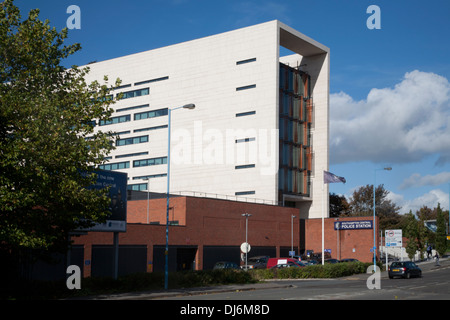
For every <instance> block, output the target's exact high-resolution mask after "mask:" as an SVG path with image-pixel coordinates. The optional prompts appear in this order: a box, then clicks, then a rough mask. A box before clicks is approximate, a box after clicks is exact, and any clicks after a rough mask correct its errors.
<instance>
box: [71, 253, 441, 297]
mask: <svg viewBox="0 0 450 320" xmlns="http://www.w3.org/2000/svg"><path fill="white" fill-rule="evenodd" d="M416 264H417V265H418V266H419V267H420V268H421V269H422V271H425V272H427V271H433V270H437V269H440V268H450V257H444V258H441V259H440V260H439V265H437V264H436V262H435V260H434V259H432V260H428V261H421V262H416ZM381 277H382V278H383V277H386V278H387V277H388V274H387V271H382V272H381ZM340 279H343V280H367V274H364V273H363V274H355V275H352V276H349V277H343V278H340ZM320 280H322V281H327V280H335V279H316V278H315V279H284V280H281V279H276V280H266V281H264V282H259V283H254V284H231V285H220V286H209V287H199V288H181V289H180V288H179V289H169V290H158V291H143V292H128V293H121V294H108V295H106V294H105V295H96V296H89V297H78V298H71V300H152V299H161V298H171V297H173V298H175V297H180V296H194V295H203V294H214V293H224V292H239V291H252V290H265V289H279V288H289V287H292V282H293V281H320Z"/></svg>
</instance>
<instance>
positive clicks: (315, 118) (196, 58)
mask: <svg viewBox="0 0 450 320" xmlns="http://www.w3.org/2000/svg"><path fill="white" fill-rule="evenodd" d="M284 48H285V49H288V50H285V49H284ZM280 51H281V52H282V53H283V52H288V51H289V52H290V53H289V55H288V56H284V57H280ZM89 66H90V68H91V72H90V74H89V76H88V80H101V79H102V78H103V76H104V75H108V77H109V79H115V78H117V77H118V78H120V79H121V80H122V85H121V87H120V88H118V89H116V90H115V91H114V92H113V94H114V95H116V94H118V93H122V94H123V97H122V99H121V100H120V101H119V102H117V103H116V104H115V105H114V106H113V108H114V110H115V113H114V114H113V116H112V119H111V121H108V122H103V123H97V126H96V130H105V131H109V130H112V131H115V132H118V133H119V136H120V139H118V140H117V141H116V150H114V151H113V152H112V154H111V155H110V158H109V160H108V161H109V162H108V163H106V164H105V165H104V166H102V167H101V168H102V169H105V170H118V171H122V172H127V173H128V177H129V182H128V184H129V188H130V189H134V190H146V189H147V180H146V179H147V178H148V179H149V185H150V191H152V192H165V191H166V190H165V187H166V179H167V136H168V131H167V125H168V117H167V115H168V109H169V108H176V107H180V106H183V105H186V104H190V103H193V104H195V105H196V108H195V110H191V111H188V110H183V109H179V110H176V111H174V112H173V113H172V122H171V124H172V131H171V136H172V139H171V145H172V148H171V193H181V194H184V195H197V196H212V197H218V198H227V199H230V200H235V199H236V200H245V201H255V202H261V203H269V204H279V205H285V206H295V207H298V208H300V217H304V218H308V217H309V218H313V217H321V216H322V208H327V207H328V196H327V195H328V185H324V184H323V174H322V172H323V170H327V169H328V158H329V156H328V150H329V147H328V140H329V130H328V124H329V121H328V109H329V49H328V48H327V47H325V46H323V45H321V44H320V43H318V42H316V41H314V40H312V39H310V38H309V37H307V36H305V35H303V34H301V33H300V32H298V31H296V30H294V29H292V28H290V27H288V26H286V25H285V24H283V23H281V22H279V21H276V20H275V21H270V22H267V23H263V24H259V25H255V26H250V27H247V28H242V29H238V30H234V31H230V32H226V33H222V34H218V35H213V36H209V37H205V38H201V39H197V40H192V41H188V42H184V43H180V44H176V45H171V46H168V47H163V48H159V49H155V50H150V51H146V52H141V53H137V54H133V55H129V56H125V57H120V58H116V59H111V60H107V61H102V62H96V63H93V64H91V65H89ZM194 192H195V193H194ZM324 195H325V196H324ZM322 200H323V201H324V202H325V203H324V206H323V207H322Z"/></svg>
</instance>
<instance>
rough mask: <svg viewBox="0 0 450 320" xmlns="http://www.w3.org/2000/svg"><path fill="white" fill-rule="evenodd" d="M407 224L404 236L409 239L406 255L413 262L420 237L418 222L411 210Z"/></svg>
mask: <svg viewBox="0 0 450 320" xmlns="http://www.w3.org/2000/svg"><path fill="white" fill-rule="evenodd" d="M405 217H406V219H405V224H404V228H403V230H404V235H405V237H406V238H407V242H406V253H407V254H408V257H409V259H410V260H413V258H414V255H415V254H416V252H417V248H418V245H417V237H418V232H419V231H418V222H417V220H416V218H415V217H414V214H413V213H412V211H411V210H410V211H409V213H407V214H406V215H405Z"/></svg>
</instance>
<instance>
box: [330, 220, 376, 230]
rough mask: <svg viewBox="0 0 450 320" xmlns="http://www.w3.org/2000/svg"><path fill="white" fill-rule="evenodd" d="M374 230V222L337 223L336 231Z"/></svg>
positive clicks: (335, 224)
mask: <svg viewBox="0 0 450 320" xmlns="http://www.w3.org/2000/svg"><path fill="white" fill-rule="evenodd" d="M358 229H373V224H372V220H359V221H336V222H335V223H334V230H358Z"/></svg>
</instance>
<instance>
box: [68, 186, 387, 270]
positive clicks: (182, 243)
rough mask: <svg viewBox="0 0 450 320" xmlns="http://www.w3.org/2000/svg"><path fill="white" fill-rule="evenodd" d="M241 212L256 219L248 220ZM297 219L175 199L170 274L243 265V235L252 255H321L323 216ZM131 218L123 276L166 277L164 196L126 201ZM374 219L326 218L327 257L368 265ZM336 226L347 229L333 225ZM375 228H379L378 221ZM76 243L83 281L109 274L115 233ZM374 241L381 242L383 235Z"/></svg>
mask: <svg viewBox="0 0 450 320" xmlns="http://www.w3.org/2000/svg"><path fill="white" fill-rule="evenodd" d="M134 194H135V193H133V195H134ZM243 213H249V214H251V216H250V217H249V218H248V221H246V218H245V217H243V216H242V214H243ZM296 214H297V209H296V208H289V207H280V206H273V205H268V204H255V203H249V202H240V201H231V200H222V199H210V198H201V197H185V196H177V197H173V198H171V200H170V211H169V250H168V260H169V263H168V267H169V271H171V272H173V271H181V270H208V269H212V268H213V266H214V264H215V263H216V262H219V261H231V262H235V263H236V264H238V265H239V264H240V265H243V263H244V261H243V260H244V259H243V256H242V252H241V249H240V245H241V244H242V243H243V242H245V241H246V238H247V241H248V243H249V244H250V245H251V249H250V252H249V255H248V257H249V258H251V257H255V256H261V255H265V256H270V257H288V256H289V252H290V251H291V250H293V251H295V253H296V254H299V255H304V254H306V253H307V252H314V253H316V254H317V253H319V254H320V252H321V251H322V245H321V235H322V219H306V220H305V219H299V218H298V217H297V216H296ZM127 216H128V217H127V221H128V226H127V232H124V233H120V234H119V239H118V244H119V254H118V259H119V263H118V267H119V268H118V269H119V270H118V271H119V275H125V274H129V273H134V272H163V271H164V268H165V241H166V237H165V236H166V234H165V232H166V199H165V198H164V197H162V198H159V199H157V198H155V197H153V199H150V200H146V198H145V195H142V196H141V197H139V198H135V200H131V201H128V213H127ZM293 216H294V217H295V218H294V217H293ZM147 221H149V222H148V223H147ZM372 221H373V217H349V218H339V219H334V218H327V219H325V225H324V231H325V243H324V245H325V247H324V249H325V252H327V253H328V254H329V257H331V258H334V259H348V258H351V259H358V260H359V261H363V262H371V261H372V259H373V254H372V253H371V251H370V249H371V248H372V247H373V229H372V228H371V227H372ZM337 222H339V223H341V225H342V226H343V227H340V228H336V223H337ZM363 222H364V223H367V222H369V223H370V225H369V228H367V227H365V226H364V227H363V228H361V227H358V226H356V227H355V224H356V223H363ZM375 223H376V226H377V229H378V218H377V219H376V220H375ZM246 224H247V225H246ZM343 224H347V226H348V227H347V228H346V227H344V225H343ZM72 240H73V247H72V254H71V257H72V258H71V262H70V263H71V264H77V265H79V266H80V267H81V269H82V272H83V276H84V277H89V276H93V277H101V276H112V271H113V265H114V264H113V261H114V258H113V250H114V249H113V234H112V233H111V232H89V233H87V234H85V235H81V236H78V237H73V238H72ZM376 241H377V243H379V241H380V239H379V236H378V234H377V239H376ZM327 256H328V255H327Z"/></svg>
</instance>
